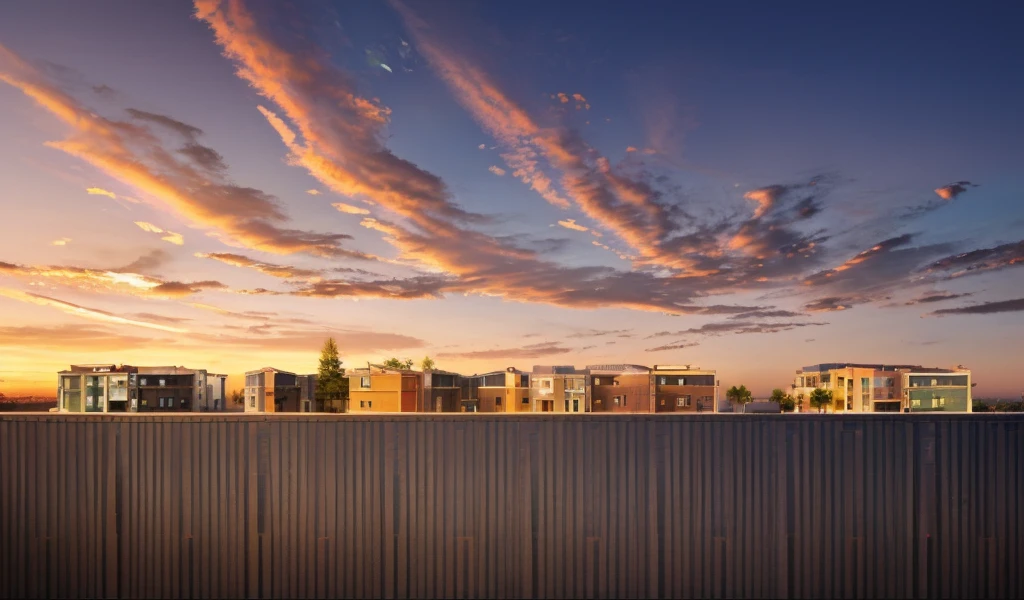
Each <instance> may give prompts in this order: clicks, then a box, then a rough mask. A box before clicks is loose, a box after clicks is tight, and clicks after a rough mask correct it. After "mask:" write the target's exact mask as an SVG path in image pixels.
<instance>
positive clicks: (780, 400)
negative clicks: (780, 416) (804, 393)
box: [769, 388, 796, 412]
mask: <svg viewBox="0 0 1024 600" xmlns="http://www.w3.org/2000/svg"><path fill="white" fill-rule="evenodd" d="M769 400H771V401H772V402H774V403H776V404H778V405H779V410H780V411H782V412H793V408H794V407H795V406H796V400H794V399H793V396H790V395H789V394H787V393H786V392H783V391H782V390H780V389H779V388H775V389H774V390H772V395H771V398H769Z"/></svg>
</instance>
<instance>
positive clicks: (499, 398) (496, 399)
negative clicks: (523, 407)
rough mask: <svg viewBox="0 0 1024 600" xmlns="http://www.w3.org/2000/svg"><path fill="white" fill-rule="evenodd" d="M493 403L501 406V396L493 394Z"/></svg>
mask: <svg viewBox="0 0 1024 600" xmlns="http://www.w3.org/2000/svg"><path fill="white" fill-rule="evenodd" d="M494 405H495V406H501V396H495V397H494Z"/></svg>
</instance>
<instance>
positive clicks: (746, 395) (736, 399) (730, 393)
mask: <svg viewBox="0 0 1024 600" xmlns="http://www.w3.org/2000/svg"><path fill="white" fill-rule="evenodd" d="M725 397H726V398H727V399H728V400H729V402H732V403H733V404H739V405H740V412H744V409H745V407H746V405H747V404H748V403H750V401H751V400H753V399H754V397H753V394H751V393H750V390H748V389H747V386H745V385H741V386H740V387H736V386H732V387H731V388H729V389H728V390H726V391H725Z"/></svg>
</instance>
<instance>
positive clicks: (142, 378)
mask: <svg viewBox="0 0 1024 600" xmlns="http://www.w3.org/2000/svg"><path fill="white" fill-rule="evenodd" d="M139 385H146V378H145V377H140V378H139Z"/></svg>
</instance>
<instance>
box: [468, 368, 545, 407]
mask: <svg viewBox="0 0 1024 600" xmlns="http://www.w3.org/2000/svg"><path fill="white" fill-rule="evenodd" d="M461 383H462V405H463V407H464V409H465V412H530V374H529V373H524V372H523V371H520V370H518V369H516V368H515V367H509V368H507V369H505V370H504V371H494V372H491V373H484V374H482V375H470V376H467V377H462V382H461Z"/></svg>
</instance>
